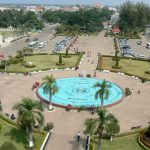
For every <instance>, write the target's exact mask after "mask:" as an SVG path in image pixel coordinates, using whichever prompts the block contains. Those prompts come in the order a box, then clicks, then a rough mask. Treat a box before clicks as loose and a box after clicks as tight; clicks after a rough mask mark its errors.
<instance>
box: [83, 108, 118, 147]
mask: <svg viewBox="0 0 150 150" xmlns="http://www.w3.org/2000/svg"><path fill="white" fill-rule="evenodd" d="M97 115H98V118H92V119H87V120H86V121H85V125H86V127H89V126H90V131H89V133H90V134H98V139H99V140H98V150H101V147H102V139H103V134H104V133H105V134H109V131H110V127H111V125H113V126H116V127H118V125H119V124H118V120H117V119H116V118H115V117H114V115H113V114H112V113H108V112H107V111H106V110H105V109H99V110H98V111H97ZM114 129H115V128H114ZM118 131H119V130H117V132H118ZM111 132H112V129H111ZM113 133H115V130H113Z"/></svg>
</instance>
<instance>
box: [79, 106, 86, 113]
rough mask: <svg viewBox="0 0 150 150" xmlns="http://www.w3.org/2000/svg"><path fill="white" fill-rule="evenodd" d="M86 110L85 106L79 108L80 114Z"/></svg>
mask: <svg viewBox="0 0 150 150" xmlns="http://www.w3.org/2000/svg"><path fill="white" fill-rule="evenodd" d="M84 110H86V107H84V106H80V107H78V112H80V111H84Z"/></svg>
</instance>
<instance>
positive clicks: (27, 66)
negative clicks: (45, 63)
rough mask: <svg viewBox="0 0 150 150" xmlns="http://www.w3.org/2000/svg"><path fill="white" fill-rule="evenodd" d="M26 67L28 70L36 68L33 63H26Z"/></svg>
mask: <svg viewBox="0 0 150 150" xmlns="http://www.w3.org/2000/svg"><path fill="white" fill-rule="evenodd" d="M25 67H26V68H34V67H36V65H34V64H32V63H26V64H25Z"/></svg>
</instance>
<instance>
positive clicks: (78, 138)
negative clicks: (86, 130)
mask: <svg viewBox="0 0 150 150" xmlns="http://www.w3.org/2000/svg"><path fill="white" fill-rule="evenodd" d="M80 137H81V134H80V132H79V131H78V132H77V141H78V142H79V141H80Z"/></svg>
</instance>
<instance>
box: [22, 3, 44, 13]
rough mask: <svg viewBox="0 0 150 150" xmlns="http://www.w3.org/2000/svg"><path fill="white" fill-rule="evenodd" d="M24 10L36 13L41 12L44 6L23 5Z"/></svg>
mask: <svg viewBox="0 0 150 150" xmlns="http://www.w3.org/2000/svg"><path fill="white" fill-rule="evenodd" d="M24 10H25V11H33V12H35V13H36V14H38V13H40V12H43V11H44V10H45V7H44V6H40V5H37V6H25V8H24Z"/></svg>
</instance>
